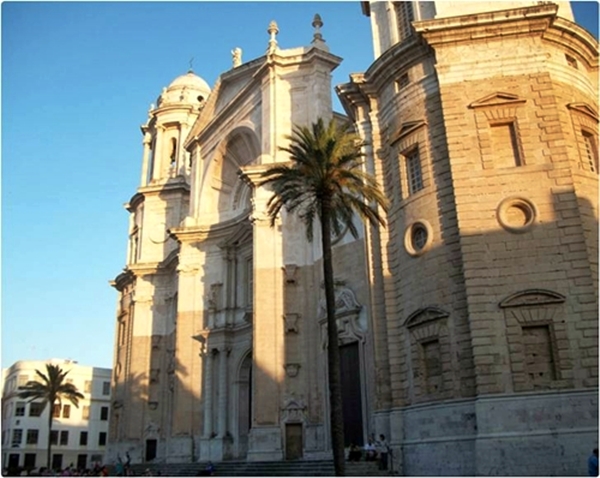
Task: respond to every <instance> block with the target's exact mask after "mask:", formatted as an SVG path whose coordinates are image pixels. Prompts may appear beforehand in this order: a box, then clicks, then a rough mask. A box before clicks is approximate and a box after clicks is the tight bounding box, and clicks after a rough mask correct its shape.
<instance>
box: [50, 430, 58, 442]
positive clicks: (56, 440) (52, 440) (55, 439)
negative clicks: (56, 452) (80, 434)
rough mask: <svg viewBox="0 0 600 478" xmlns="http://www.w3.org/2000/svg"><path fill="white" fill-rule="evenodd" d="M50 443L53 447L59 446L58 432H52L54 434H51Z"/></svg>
mask: <svg viewBox="0 0 600 478" xmlns="http://www.w3.org/2000/svg"><path fill="white" fill-rule="evenodd" d="M50 443H51V444H52V445H58V430H52V432H50Z"/></svg>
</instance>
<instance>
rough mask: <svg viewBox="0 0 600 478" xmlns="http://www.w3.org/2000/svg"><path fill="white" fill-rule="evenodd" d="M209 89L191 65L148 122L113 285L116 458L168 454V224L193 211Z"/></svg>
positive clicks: (171, 333)
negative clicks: (199, 123) (194, 131)
mask: <svg viewBox="0 0 600 478" xmlns="http://www.w3.org/2000/svg"><path fill="white" fill-rule="evenodd" d="M209 94H210V88H209V86H208V84H207V83H206V82H205V81H204V80H203V79H202V78H200V77H198V76H197V75H195V74H194V73H193V72H192V71H191V70H190V71H188V72H187V73H186V74H184V75H181V76H179V77H178V78H176V79H175V80H174V81H173V82H172V83H171V84H170V85H169V86H167V87H165V88H163V91H162V93H161V94H160V96H159V97H158V99H157V103H156V106H154V105H151V107H150V110H149V111H148V120H147V121H146V123H145V124H143V125H142V126H141V131H142V134H143V159H142V172H141V178H140V186H139V188H138V190H137V192H136V193H135V194H134V195H133V197H132V198H131V199H130V200H129V202H128V203H127V204H125V208H126V209H127V210H128V211H129V213H130V221H129V245H128V253H127V259H126V260H127V264H126V267H125V269H124V272H123V273H121V274H119V276H117V278H116V279H115V280H114V281H113V283H112V285H113V286H114V287H115V288H116V289H117V290H118V291H119V304H118V312H117V313H118V316H117V337H116V347H115V359H114V364H115V370H114V379H113V380H114V382H115V383H114V390H115V407H113V408H114V410H113V412H112V413H113V416H112V418H111V420H112V422H111V430H110V436H111V440H110V441H111V443H115V445H114V449H111V450H109V453H110V456H112V457H113V458H114V457H116V456H117V454H120V455H121V456H124V454H125V452H126V451H127V450H129V452H130V454H131V457H132V459H133V460H134V462H139V461H149V460H152V459H154V458H157V457H158V458H160V457H161V456H162V455H163V454H164V452H165V451H164V450H165V448H164V446H165V445H164V444H165V443H166V437H167V436H169V435H168V434H169V433H170V420H169V416H170V412H171V409H172V393H173V392H172V389H171V388H169V387H165V384H166V383H169V380H170V379H171V378H172V374H173V373H174V365H173V363H174V352H175V329H176V320H177V271H176V266H177V254H176V252H177V250H178V244H177V242H176V241H175V240H174V239H172V238H170V237H169V234H168V230H169V229H170V228H174V227H177V226H179V224H180V223H181V221H182V220H183V219H184V218H185V217H186V216H187V215H188V210H189V196H190V176H191V163H190V155H189V153H188V152H187V151H186V150H185V149H184V148H183V143H184V141H185V139H186V136H187V135H188V133H189V131H190V129H191V127H192V125H193V124H194V122H195V121H196V119H197V117H198V115H199V114H200V111H201V110H202V108H203V106H204V102H205V100H206V98H207V97H208V95H209Z"/></svg>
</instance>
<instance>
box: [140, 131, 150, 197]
mask: <svg viewBox="0 0 600 478" xmlns="http://www.w3.org/2000/svg"><path fill="white" fill-rule="evenodd" d="M151 141H152V136H151V135H150V133H145V134H144V141H143V144H144V156H143V159H142V177H141V179H140V186H146V184H148V163H149V161H150V143H151Z"/></svg>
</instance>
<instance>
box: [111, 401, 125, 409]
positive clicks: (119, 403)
mask: <svg viewBox="0 0 600 478" xmlns="http://www.w3.org/2000/svg"><path fill="white" fill-rule="evenodd" d="M118 408H123V400H114V401H113V409H115V410H116V409H118Z"/></svg>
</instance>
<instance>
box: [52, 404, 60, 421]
mask: <svg viewBox="0 0 600 478" xmlns="http://www.w3.org/2000/svg"><path fill="white" fill-rule="evenodd" d="M52 417H53V418H60V405H59V404H58V403H55V404H54V405H52Z"/></svg>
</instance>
